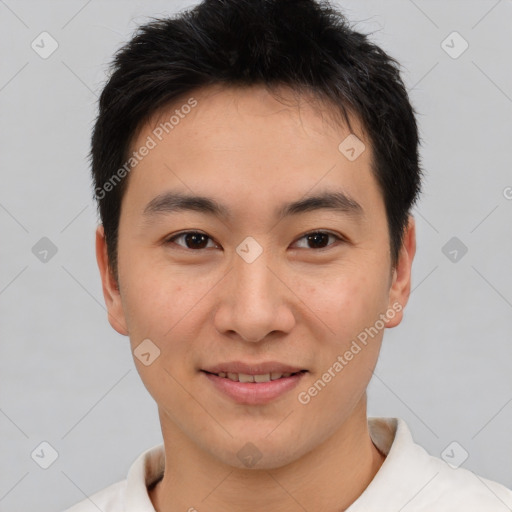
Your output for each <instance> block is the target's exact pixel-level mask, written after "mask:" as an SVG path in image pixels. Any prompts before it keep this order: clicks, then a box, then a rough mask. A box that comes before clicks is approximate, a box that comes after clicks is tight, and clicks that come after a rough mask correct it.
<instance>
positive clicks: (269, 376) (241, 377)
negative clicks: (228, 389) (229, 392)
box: [217, 372, 292, 382]
mask: <svg viewBox="0 0 512 512" xmlns="http://www.w3.org/2000/svg"><path fill="white" fill-rule="evenodd" d="M217 375H218V376H219V377H224V378H228V379H230V380H233V381H235V382H270V381H271V380H277V379H280V378H282V377H289V376H290V375H292V374H291V373H276V372H272V373H264V374H261V375H247V374H246V373H226V372H220V373H218V374H217Z"/></svg>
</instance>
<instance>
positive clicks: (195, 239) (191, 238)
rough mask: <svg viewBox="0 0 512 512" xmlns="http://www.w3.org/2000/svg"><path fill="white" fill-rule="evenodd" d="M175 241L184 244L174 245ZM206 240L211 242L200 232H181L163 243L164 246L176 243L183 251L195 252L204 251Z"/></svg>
mask: <svg viewBox="0 0 512 512" xmlns="http://www.w3.org/2000/svg"><path fill="white" fill-rule="evenodd" d="M176 240H182V241H183V242H184V243H183V244H181V243H176ZM208 240H211V241H212V242H213V240H212V239H211V238H210V237H209V236H208V235H207V234H205V233H202V232H200V231H183V232H181V233H178V234H176V235H173V236H171V237H169V238H167V239H166V240H165V242H164V243H165V244H166V245H168V244H171V243H176V245H178V246H180V247H181V248H183V249H188V250H197V249H205V248H206V247H205V245H207V243H208Z"/></svg>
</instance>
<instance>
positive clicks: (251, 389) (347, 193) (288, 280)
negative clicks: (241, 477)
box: [97, 87, 415, 468]
mask: <svg viewBox="0 0 512 512" xmlns="http://www.w3.org/2000/svg"><path fill="white" fill-rule="evenodd" d="M283 91H284V93H285V94H286V91H285V90H283ZM283 91H282V93H283ZM191 96H192V97H193V100H190V98H188V97H187V98H185V99H184V100H183V102H182V103H180V104H175V105H173V107H172V109H170V110H169V111H167V110H166V111H165V112H164V111H162V112H160V113H159V115H158V116H155V117H153V118H152V119H151V122H149V123H148V124H147V125H145V126H143V127H142V128H141V130H140V132H139V133H138V135H137V137H136V140H134V143H133V146H132V150H133V151H137V150H140V149H141V148H142V147H143V146H146V147H149V146H152V147H151V148H150V149H149V150H148V151H144V150H140V154H141V155H142V153H145V156H143V158H141V159H140V161H139V162H138V163H137V165H136V166H135V167H134V168H133V170H132V171H131V173H130V175H129V182H128V186H127V189H126V193H125V195H124V197H123V201H122V210H121V218H120V224H119V241H118V255H119V256H118V271H119V290H117V289H116V286H115V283H114V281H113V279H112V277H111V276H110V274H109V272H108V267H107V263H108V260H107V256H106V247H105V240H104V238H103V231H102V228H101V227H99V228H98V231H97V257H98V263H99V267H100V271H101V274H102V279H103V291H104V295H105V300H106V302H107V306H108V311H109V321H110V323H111V325H112V326H113V327H114V328H115V329H116V330H117V331H118V332H120V333H121V334H124V335H128V336H129V339H130V343H131V348H132V350H133V351H134V352H135V357H134V360H135V364H136V366H137V369H138V371H139V373H140V376H141V378H142V381H143V382H144V385H145V386H146V388H147V389H148V391H149V393H150V394H151V395H152V397H153V398H154V399H155V401H156V403H157V405H158V408H159V413H160V419H161V422H162V428H163V430H166V431H167V432H176V433H179V434H180V435H182V436H183V438H184V439H186V440H187V442H189V443H190V444H191V445H193V446H195V447H197V448H198V449H199V450H201V452H202V453H204V454H206V455H208V456H209V457H212V458H213V459H215V460H218V461H221V462H223V463H225V464H229V465H231V466H236V467H243V465H244V462H243V461H242V458H241V457H240V454H239V453H238V452H239V450H240V449H241V448H242V447H244V446H245V447H246V448H245V449H248V448H247V446H249V445H247V443H249V442H250V443H252V445H254V446H255V447H256V450H257V451H258V452H259V453H261V454H264V458H263V459H262V461H261V464H260V466H259V467H266V468H272V467H277V466H281V465H284V464H287V463H290V462H292V461H294V460H296V459H298V458H299V457H301V456H302V455H304V454H306V453H307V452H309V451H311V450H313V449H314V448H315V447H316V446H319V445H320V443H322V442H323V441H324V440H325V439H327V438H328V437H329V436H331V435H332V434H333V433H334V432H336V431H337V430H339V429H340V428H341V427H342V426H343V425H344V424H346V423H347V422H348V421H349V419H350V418H351V415H353V414H354V411H356V410H359V409H358V406H359V405H361V404H362V403H363V402H364V403H366V402H365V399H366V387H367V385H368V382H369V380H370V378H371V376H372V371H373V369H374V367H375V364H376V361H377V357H378V353H379V349H380V345H381V341H382V335H383V332H384V328H385V327H388V328H389V327H394V326H396V325H398V324H399V323H400V321H401V318H402V312H401V309H402V308H403V307H404V306H405V304H406V301H407V297H408V294H409V290H410V266H411V263H412V258H413V256H414V250H415V245H414V223H413V220H412V218H411V222H410V224H409V230H408V234H407V235H406V239H405V242H404V247H403V248H402V251H401V253H400V261H399V264H398V266H397V268H396V269H393V271H392V269H391V260H390V252H389V236H388V228H387V222H386V214H385V206H384V201H383V198H382V195H381V193H380V191H379V189H378V187H377V183H376V181H375V179H374V177H373V175H372V174H371V171H370V164H371V147H370V143H369V141H368V140H366V139H365V137H364V136H363V134H362V132H361V130H360V129H359V128H358V127H359V125H358V123H357V120H355V119H354V120H353V121H352V123H353V126H352V129H353V130H354V134H355V135H356V136H357V137H358V139H359V140H360V142H359V143H358V144H360V143H361V142H362V143H364V145H365V149H364V151H362V153H361V154H360V155H359V156H358V157H357V158H355V159H354V158H353V156H354V154H353V153H354V152H351V150H350V147H353V146H354V143H352V144H351V145H349V146H350V147H349V148H348V150H347V148H346V146H343V144H342V146H341V147H342V149H341V150H340V149H339V146H340V143H342V141H344V139H345V138H346V137H347V136H349V135H350V131H349V130H348V129H347V128H346V127H344V126H340V125H339V124H337V123H335V122H332V121H330V120H329V116H328V111H327V110H322V108H321V107H320V106H319V105H318V103H314V102H308V101H306V100H305V99H303V100H301V103H300V109H299V108H297V106H293V105H291V104H290V103H286V104H284V103H282V102H279V101H278V100H276V99H275V98H274V97H273V96H272V95H271V94H269V93H268V92H267V91H265V89H263V88H259V87H251V88H243V89H234V88H233V89H225V88H224V89H221V88H210V89H203V90H201V91H199V92H198V93H195V94H193V95H191ZM289 97H290V98H291V99H292V98H293V96H292V95H291V94H290V96H289ZM194 102H195V103H194ZM186 105H193V107H191V108H187V107H185V106H186ZM176 110H177V111H178V112H176ZM175 112H176V115H175V119H174V120H173V121H172V123H173V125H172V129H170V128H169V124H168V125H167V132H168V133H167V132H166V130H165V129H162V125H161V124H160V123H163V122H165V121H169V119H170V116H171V115H173V114H174V113H175ZM178 118H179V121H178V122H176V119H178ZM350 140H351V139H349V141H350ZM151 141H152V142H151ZM352 142H353V141H352ZM356 142H357V141H356ZM343 148H345V149H344V150H343ZM355 148H356V151H358V149H360V148H362V146H355ZM146 153H147V154H146ZM347 155H348V156H351V158H350V159H349V158H347ZM167 193H170V194H171V193H173V194H181V195H182V198H183V197H185V196H189V195H190V196H202V197H204V198H208V199H209V200H210V202H205V201H195V202H188V203H187V202H186V201H185V202H183V201H182V202H181V203H180V202H179V201H177V200H176V197H174V198H169V197H167V199H166V198H165V194H167ZM328 194H332V195H334V194H338V195H337V196H330V199H331V201H330V202H329V201H327V199H329V197H328ZM322 195H323V202H322V201H316V202H308V201H309V200H310V199H311V198H312V197H316V196H322ZM333 197H337V198H338V202H337V203H335V204H334V202H333V200H332V199H333ZM171 199H172V200H171ZM295 202H298V204H296V205H295V206H294V207H293V208H288V209H287V208H286V205H288V204H289V203H295ZM356 205H358V206H356ZM215 207H218V208H215ZM217 209H218V210H219V211H217ZM144 340H146V341H144ZM141 344H142V345H141ZM357 347H358V348H357ZM137 354H138V356H137ZM269 362H273V363H276V365H275V366H274V367H273V369H274V370H275V372H274V375H273V377H276V375H275V373H277V374H279V373H285V374H286V373H294V372H295V371H300V373H298V374H297V375H295V376H294V375H291V376H290V377H281V378H278V379H276V380H271V382H266V383H264V382H261V383H259V382H256V383H253V382H251V383H236V382H233V381H232V380H230V379H229V376H226V377H223V376H222V373H221V371H222V370H225V369H227V370H231V372H230V373H239V374H240V373H242V374H244V373H247V374H258V375H262V374H265V373H268V372H269V371H270V370H271V367H270V366H265V364H264V363H269ZM236 363H245V364H246V365H247V367H244V366H236ZM205 370H208V371H210V372H211V373H210V374H208V373H206V371H205ZM280 370H286V371H280ZM292 370H293V371H292ZM212 373H214V374H215V373H217V374H218V373H220V376H217V375H212ZM232 377H234V376H232ZM235 378H236V377H235ZM271 378H272V376H271ZM240 379H241V380H244V379H245V377H240ZM258 379H260V380H265V379H267V377H265V376H261V377H258ZM258 386H260V388H259V389H258V390H256V388H257V387H258ZM252 449H253V450H254V448H252Z"/></svg>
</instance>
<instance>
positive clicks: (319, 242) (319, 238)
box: [299, 231, 343, 249]
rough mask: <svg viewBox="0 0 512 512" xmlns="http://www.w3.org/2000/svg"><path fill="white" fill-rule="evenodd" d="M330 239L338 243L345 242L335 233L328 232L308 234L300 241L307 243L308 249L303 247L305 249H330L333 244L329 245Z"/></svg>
mask: <svg viewBox="0 0 512 512" xmlns="http://www.w3.org/2000/svg"><path fill="white" fill-rule="evenodd" d="M329 237H332V238H334V239H335V240H336V241H338V240H339V241H343V239H342V238H341V237H339V236H338V235H335V234H334V233H330V232H328V231H314V232H311V233H307V234H305V235H304V236H302V237H301V238H299V240H305V241H306V247H301V248H305V249H325V248H326V247H330V246H331V245H333V243H331V244H329V243H328V242H329Z"/></svg>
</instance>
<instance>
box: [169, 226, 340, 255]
mask: <svg viewBox="0 0 512 512" xmlns="http://www.w3.org/2000/svg"><path fill="white" fill-rule="evenodd" d="M190 234H195V235H204V236H206V237H207V238H208V239H209V240H212V241H213V239H212V238H211V237H209V236H208V235H207V234H206V233H203V232H201V231H182V232H181V233H177V234H176V235H173V236H171V237H169V238H167V239H166V240H165V241H164V244H166V245H168V244H171V243H175V242H174V240H176V239H178V238H181V237H183V236H185V235H190ZM319 234H321V235H329V236H332V237H334V238H335V239H336V241H339V242H342V243H345V242H346V241H347V240H346V239H345V238H344V237H342V236H340V235H337V234H336V233H333V232H331V231H309V232H308V233H305V234H304V235H302V236H301V237H299V238H298V239H297V240H302V239H303V238H306V237H307V236H310V235H319ZM176 245H178V246H179V247H180V249H184V250H186V251H194V252H199V251H204V250H205V249H190V248H188V247H184V246H181V245H179V244H176ZM333 245H337V244H336V243H333V244H329V245H328V246H326V247H321V248H320V249H311V250H313V251H317V252H318V251H325V250H327V249H329V248H330V247H332V246H333ZM306 249H308V248H306Z"/></svg>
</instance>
